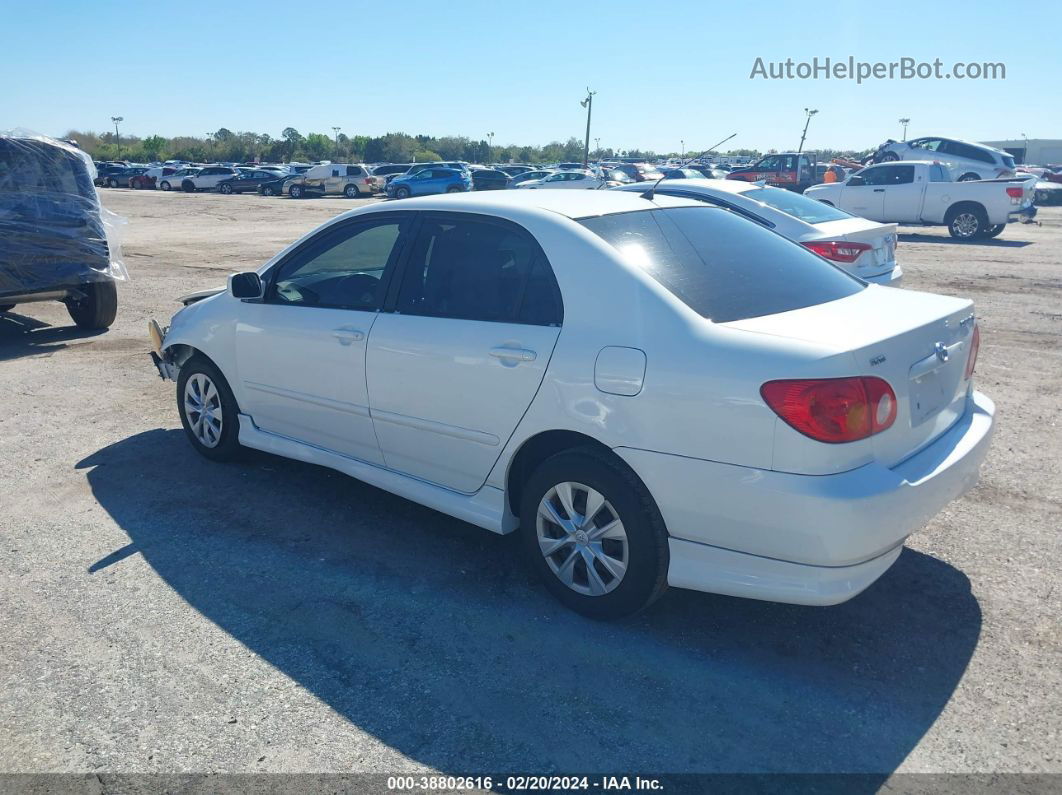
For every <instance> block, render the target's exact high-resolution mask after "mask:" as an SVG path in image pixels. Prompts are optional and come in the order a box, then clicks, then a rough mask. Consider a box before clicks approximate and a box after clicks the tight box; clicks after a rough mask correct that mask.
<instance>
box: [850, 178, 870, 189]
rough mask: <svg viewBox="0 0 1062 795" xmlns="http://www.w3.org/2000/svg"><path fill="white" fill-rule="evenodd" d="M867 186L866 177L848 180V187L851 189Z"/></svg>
mask: <svg viewBox="0 0 1062 795" xmlns="http://www.w3.org/2000/svg"><path fill="white" fill-rule="evenodd" d="M866 184H867V181H866V179H865V178H864V177H849V178H848V186H849V187H850V188H856V187H859V186H860V185H866Z"/></svg>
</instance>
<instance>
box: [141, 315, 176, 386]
mask: <svg viewBox="0 0 1062 795" xmlns="http://www.w3.org/2000/svg"><path fill="white" fill-rule="evenodd" d="M165 338H166V331H165V330H164V329H163V328H162V327H161V326H159V324H158V322H157V321H156V320H154V319H152V320H149V321H148V339H150V340H151V351H150V352H149V355H150V356H151V362H152V364H154V365H155V369H156V370H158V372H159V378H161V379H162V380H163V381H176V380H177V371H178V370H179V369H180V368H179V367H178V366H177V364H176V363H175V362H172V361H170V360H169V357H168V356H166V355H165V354H164V353H163V351H162V343H163V340H164V339H165Z"/></svg>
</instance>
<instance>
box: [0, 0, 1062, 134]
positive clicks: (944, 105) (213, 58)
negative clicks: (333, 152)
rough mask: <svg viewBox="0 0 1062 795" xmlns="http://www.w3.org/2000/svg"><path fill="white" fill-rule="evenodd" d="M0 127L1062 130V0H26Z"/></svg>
mask: <svg viewBox="0 0 1062 795" xmlns="http://www.w3.org/2000/svg"><path fill="white" fill-rule="evenodd" d="M0 19H2V30H3V41H4V62H5V70H4V72H5V74H4V79H3V87H2V88H0V129H9V128H13V127H23V128H27V129H32V130H36V131H39V132H42V133H46V134H51V135H58V134H62V133H64V132H65V131H66V130H67V129H70V128H75V129H82V130H95V131H104V130H106V129H107V128H108V127H109V125H110V117H111V116H113V115H121V116H124V117H125V122H124V124H123V125H122V127H123V131H127V132H129V133H132V134H135V135H140V136H144V135H151V134H154V133H157V134H160V135H164V136H173V135H178V134H193V135H202V134H203V133H205V132H208V131H214V130H217V129H218V128H220V127H227V128H229V129H231V130H234V131H242V130H254V131H256V132H266V133H269V134H271V135H274V136H278V135H279V134H280V131H281V130H282V129H283V128H285V127H287V126H292V127H295V128H296V129H298V130H299V131H300V132H302V133H303V134H305V133H307V132H312V131H317V132H324V133H328V134H330V130H331V127H332V126H333V125H339V126H341V127H342V128H343V132H345V133H346V134H348V135H354V134H368V135H379V134H382V133H384V132H388V131H392V132H398V131H401V132H406V133H409V134H417V133H426V134H432V135H448V134H452V135H467V136H470V137H473V138H485V137H486V133H487V132H489V131H494V132H495V133H496V135H495V139H494V141H495V144H508V143H521V144H523V143H528V144H543V143H547V142H549V141H550V140H565V139H567V138H568V137H569V136H573V135H574V136H576V137H579V138H581V137H582V135H583V127H584V124H585V111H584V110H583V109H582V108H581V107H580V106H579V100H580V99H581V98H582V96H583V94H584V92H585V87H586V86H587V85H589V86H590V87H592V88H593V89H594V90H596V91H597V92H598V93H597V96H596V98H595V102H594V126H593V132H592V137H600V138H601V145H602V146H611V147H615V148H621V149H626V148H634V147H638V148H643V149H653V150H656V151H670V150H678V149H679V146H680V144H679V141H680V140H682V139H684V140H685V142H686V149H687V151H690V150H692V151H696V150H698V149H699V148H703V147H707V146H709V145H711V144H713V143H715V142H716V141H717V140H718V139H720V138H723V137H724V136H725V135H728V134H729V133H732V132H736V133H738V135H737V137H736V138H734V139H733V140H732V141H731V143H730V144H729V145H731V146H743V147H750V148H758V149H767V148H771V147H773V148H777V149H787V148H793V147H795V146H796V144H797V143H798V141H799V137H800V129H801V126H802V124H803V108H804V107H805V106H810V107H814V108H818V109H819V115H818V116H817V117H816V118H815V119H814V120H813V121H812V123H811V129H810V131H809V135H808V142H807V147H808V148H818V147H836V148H856V149H859V148H864V147H867V146H870V145H873V144H877V143H880V142H881V141H882V140H884V138H886V137H899V133H900V128H899V125H898V124H897V121H896V120H897V119H898V118H900V117H901V116H908V117H910V118H911V126H910V128H909V136H916V135H924V134H930V133H936V134H941V135H951V136H955V137H959V138H966V139H971V140H993V139H999V138H1017V137H1019V136H1020V135H1021V133H1025V134H1027V135H1028V136H1029V137H1030V138H1062V101H1060V100H1059V97H1060V94H1062V92H1060V89H1059V80H1060V78H1062V46H1059V33H1060V31H1062V3H1059V2H1058V0H1054V1H1053V2H1026V3H1021V4H1003V3H1000V2H985V1H984V0H965V1H964V2H963V3H961V4H959V5H956V4H954V3H947V2H941V3H927V2H924V0H923V2H914V3H908V2H880V0H877V1H876V2H868V3H860V2H855V1H854V0H846V1H845V2H819V3H815V4H800V5H799V6H797V5H796V4H783V3H773V2H765V1H763V0H759V1H757V2H736V3H725V4H723V3H719V4H716V3H710V2H695V1H691V2H685V1H676V2H666V1H665V2H653V3H651V2H645V0H642V2H588V1H586V0H583V1H580V0H567V1H566V2H555V0H539V1H538V2H521V3H516V2H508V1H507V0H490V2H486V1H481V0H470V1H469V2H461V1H460V0H457V1H456V2H447V0H434V2H422V1H421V0H402V2H359V0H348V1H347V2H327V3H297V2H290V0H288V1H285V2H274V0H259V1H258V2H253V3H251V2H247V3H245V2H239V1H238V0H232V1H231V2H230V0H212V1H211V2H202V0H185V1H184V2H180V3H165V2H160V3H151V2H142V0H141V1H140V2H128V1H127V0H105V2H99V3H86V2H83V0H59V1H55V2H49V1H48V0H42V2H32V3H26V2H15V1H14V0H9V1H8V2H5V3H4V4H3V7H2V8H0ZM849 55H852V56H854V57H855V58H856V59H857V60H864V61H886V62H887V61H894V60H898V59H899V58H901V57H903V56H910V57H912V58H915V59H917V60H919V61H932V60H933V59H934V58H940V59H941V60H942V61H943V62H944V64H945V69H950V66H951V64H952V63H953V62H955V61H964V62H971V61H977V62H981V61H991V62H996V61H1001V62H1003V63H1005V64H1006V68H1007V79H1006V80H1000V81H974V80H964V81H959V80H954V79H952V80H909V81H903V80H899V79H896V80H879V81H870V82H866V83H863V84H862V85H857V84H856V83H855V82H854V81H841V80H835V79H831V80H825V79H819V80H787V81H765V80H761V79H756V80H750V79H749V73H750V71H751V70H752V66H753V63H754V61H755V59H756V58H757V57H762V58H763V59H764V60H765V61H780V60H784V59H786V58H793V59H794V60H795V61H804V60H810V59H811V58H813V57H815V56H818V57H819V58H820V59H822V58H825V57H827V56H830V57H832V58H834V59H847V57H848V56H849Z"/></svg>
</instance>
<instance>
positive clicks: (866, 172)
mask: <svg viewBox="0 0 1062 795" xmlns="http://www.w3.org/2000/svg"><path fill="white" fill-rule="evenodd" d="M887 168H889V166H888V165H887V164H886V165H879V166H870V167H868V168H864V169H863V170H862V171H860V172H858V173H856V174H853V175H852V176H850V177H849V178H848V179H847V180H845V183H844V188H843V189H842V190H841V196H840V204H839V205H838V206H839V207H840V208H841V209H842V210H845V211H847V212H850V213H852V215H858V216H861V217H863V218H869V219H870V220H871V221H882V220H884V218H883V213H884V212H885V187H884V185H883V184H882V183H883V182H884V180H885V169H887Z"/></svg>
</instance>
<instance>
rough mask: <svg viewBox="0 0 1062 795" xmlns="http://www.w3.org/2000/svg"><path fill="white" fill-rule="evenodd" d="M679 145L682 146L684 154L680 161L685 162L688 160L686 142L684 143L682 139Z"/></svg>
mask: <svg viewBox="0 0 1062 795" xmlns="http://www.w3.org/2000/svg"><path fill="white" fill-rule="evenodd" d="M679 145H680V146H681V147H682V154H681V156H680V157H679V160H685V159H686V142H685V141H683V140H682V139H681V138H680V139H679Z"/></svg>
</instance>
